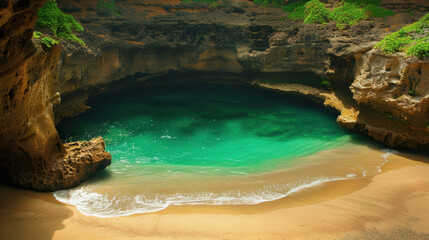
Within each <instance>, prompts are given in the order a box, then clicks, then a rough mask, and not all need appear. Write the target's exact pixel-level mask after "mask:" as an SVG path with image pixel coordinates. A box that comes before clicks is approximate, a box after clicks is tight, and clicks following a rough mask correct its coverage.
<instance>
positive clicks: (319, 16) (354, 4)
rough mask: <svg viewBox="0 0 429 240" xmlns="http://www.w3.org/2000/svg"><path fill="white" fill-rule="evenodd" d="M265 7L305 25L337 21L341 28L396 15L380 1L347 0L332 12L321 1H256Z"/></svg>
mask: <svg viewBox="0 0 429 240" xmlns="http://www.w3.org/2000/svg"><path fill="white" fill-rule="evenodd" d="M254 2H255V3H257V4H259V5H261V6H263V7H269V6H271V7H281V8H282V9H283V11H285V12H288V13H290V14H289V15H288V18H289V19H291V20H293V21H303V22H304V23H327V22H330V21H335V22H336V23H337V26H338V27H339V28H342V27H344V26H345V25H354V24H356V23H358V22H359V21H360V20H362V19H367V18H374V17H383V18H385V17H387V16H391V15H393V14H394V13H393V12H392V11H390V10H388V9H384V8H382V7H380V6H381V1H380V0H345V1H342V2H341V3H339V4H337V5H336V6H334V8H333V9H332V10H328V9H326V6H325V4H324V3H322V2H320V1H319V0H299V1H296V2H293V3H288V4H285V1H284V0H254Z"/></svg>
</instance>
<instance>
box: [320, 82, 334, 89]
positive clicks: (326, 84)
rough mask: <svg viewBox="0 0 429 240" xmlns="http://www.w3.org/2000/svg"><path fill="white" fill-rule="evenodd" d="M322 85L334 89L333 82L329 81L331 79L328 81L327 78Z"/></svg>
mask: <svg viewBox="0 0 429 240" xmlns="http://www.w3.org/2000/svg"><path fill="white" fill-rule="evenodd" d="M322 86H323V87H324V88H326V89H328V90H331V89H332V84H331V82H329V81H327V80H325V81H322Z"/></svg>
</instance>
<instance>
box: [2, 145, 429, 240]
mask: <svg viewBox="0 0 429 240" xmlns="http://www.w3.org/2000/svg"><path fill="white" fill-rule="evenodd" d="M371 154H373V155H374V157H375V156H379V151H375V150H374V151H373V152H371V150H368V151H367V152H366V153H365V156H366V157H370V156H371ZM381 169H382V173H380V174H378V175H375V176H371V177H367V178H364V179H355V180H345V181H337V182H330V183H325V184H323V185H320V186H316V187H313V188H308V189H303V190H301V191H299V192H297V193H293V194H291V195H289V196H288V197H286V198H283V199H280V200H276V201H272V202H266V203H262V204H258V205H248V206H170V207H168V208H167V209H165V210H163V211H159V212H155V213H148V214H136V215H132V216H127V217H117V218H98V217H91V216H85V215H83V214H81V213H80V212H79V211H78V210H77V209H76V208H75V207H74V206H68V205H65V204H62V203H60V202H58V201H57V200H56V199H55V198H54V197H53V195H52V194H51V193H35V192H31V191H26V190H18V189H13V188H10V187H7V186H0V223H1V224H0V236H1V237H0V238H1V239H33V240H34V239H130V238H132V239H429V157H427V156H424V155H420V156H417V155H412V154H398V155H392V156H390V157H389V162H388V163H387V164H386V165H384V166H383V167H382V168H381Z"/></svg>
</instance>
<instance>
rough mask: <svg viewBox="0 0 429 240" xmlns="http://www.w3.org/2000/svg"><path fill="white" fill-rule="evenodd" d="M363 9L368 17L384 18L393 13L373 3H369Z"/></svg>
mask: <svg viewBox="0 0 429 240" xmlns="http://www.w3.org/2000/svg"><path fill="white" fill-rule="evenodd" d="M364 10H365V13H366V14H367V15H368V17H381V18H386V17H388V16H392V15H395V13H394V12H392V11H391V10H389V9H385V8H382V7H379V6H376V5H374V4H369V5H368V6H366V7H365V8H364Z"/></svg>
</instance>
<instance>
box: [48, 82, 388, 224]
mask: <svg viewBox="0 0 429 240" xmlns="http://www.w3.org/2000/svg"><path fill="white" fill-rule="evenodd" d="M91 106H93V107H92V109H91V110H90V111H88V112H87V113H85V114H83V115H81V116H79V117H76V118H73V119H70V120H66V121H63V122H62V123H61V124H60V126H59V127H58V131H59V133H60V135H61V137H62V139H63V140H64V141H66V142H68V141H77V140H89V139H91V138H93V137H97V136H102V137H103V138H104V139H105V141H106V149H107V151H109V152H110V153H111V154H112V157H113V162H112V165H111V166H110V167H108V169H107V170H105V171H103V172H101V173H100V174H98V176H97V177H96V178H95V179H93V180H91V181H89V182H86V183H84V184H83V185H81V186H80V187H77V188H75V189H72V190H68V191H57V192H56V193H55V196H56V198H57V199H58V200H60V201H63V202H67V203H71V204H74V205H76V206H77V207H78V208H79V209H80V210H81V212H83V213H84V214H87V215H94V216H100V217H110V216H121V215H130V214H133V213H144V212H152V211H158V210H161V209H164V208H166V207H167V206H169V205H180V204H255V203H259V202H264V201H271V200H275V199H278V198H282V197H285V196H287V195H288V194H290V193H292V192H295V191H298V190H299V189H302V188H304V187H311V186H314V185H317V184H320V183H323V182H327V181H335V180H340V179H350V178H356V177H363V176H365V175H366V174H372V173H376V172H378V171H379V166H380V165H382V164H384V162H385V161H386V158H385V157H386V156H387V155H386V156H384V157H383V156H380V157H379V158H378V159H362V161H347V160H348V159H347V154H349V155H352V154H354V153H353V152H354V146H364V145H368V144H369V143H367V142H366V140H365V139H364V138H363V137H361V136H358V135H356V134H352V133H350V132H348V131H346V130H344V129H342V128H340V127H339V126H338V125H337V124H336V122H335V116H333V115H331V114H328V113H326V111H324V110H323V109H320V108H319V107H317V106H315V105H313V104H309V103H305V102H303V100H302V99H299V98H290V97H289V98H286V97H283V96H276V95H274V94H273V93H268V92H262V91H258V90H255V89H250V88H246V87H238V86H181V87H172V88H168V89H159V90H156V89H153V90H144V91H143V90H141V91H128V92H122V93H119V94H116V95H111V96H108V97H104V98H102V99H98V100H97V101H95V102H93V103H91ZM371 147H376V146H371ZM334 150H336V151H337V152H333V151H334ZM338 151H339V152H338ZM326 152H329V154H326ZM324 153H325V154H324Z"/></svg>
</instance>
